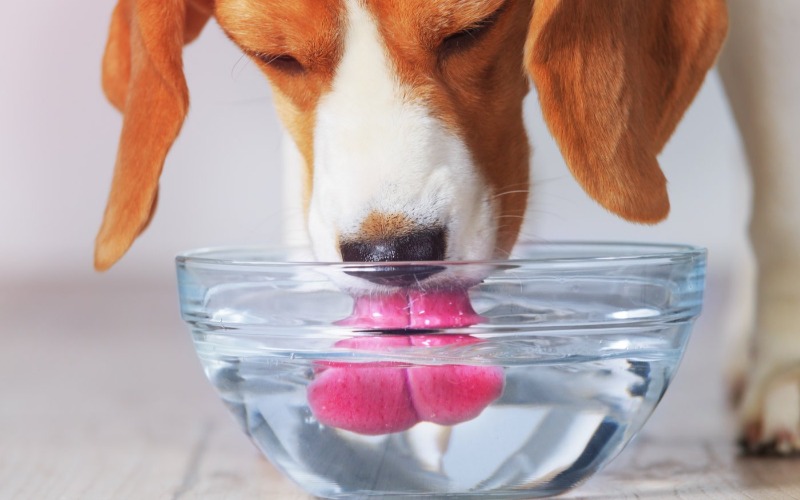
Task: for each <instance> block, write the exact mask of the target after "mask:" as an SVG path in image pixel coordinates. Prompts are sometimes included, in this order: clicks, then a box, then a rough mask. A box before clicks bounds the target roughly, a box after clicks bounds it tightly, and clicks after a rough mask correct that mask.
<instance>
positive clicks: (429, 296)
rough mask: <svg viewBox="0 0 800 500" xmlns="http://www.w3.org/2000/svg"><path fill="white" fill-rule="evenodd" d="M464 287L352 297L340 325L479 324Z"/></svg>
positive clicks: (411, 325)
mask: <svg viewBox="0 0 800 500" xmlns="http://www.w3.org/2000/svg"><path fill="white" fill-rule="evenodd" d="M480 321H481V317H480V316H479V315H478V314H477V313H476V312H475V311H474V310H473V309H472V304H471V303H470V301H469V295H467V291H466V290H463V289H462V290H447V291H436V292H420V291H410V292H406V291H403V292H396V293H394V294H392V295H363V296H360V297H356V303H355V307H354V308H353V314H351V315H350V317H349V318H346V319H343V320H342V321H340V322H339V324H340V325H345V326H354V327H358V328H412V329H419V328H458V327H467V326H471V325H474V324H476V323H479V322H480Z"/></svg>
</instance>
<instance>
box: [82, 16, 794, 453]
mask: <svg viewBox="0 0 800 500" xmlns="http://www.w3.org/2000/svg"><path fill="white" fill-rule="evenodd" d="M748 6H749V4H748ZM741 8H743V7H739V9H741ZM212 17H213V18H215V19H216V21H217V22H218V24H219V25H220V27H221V28H222V30H223V31H224V32H225V33H226V34H227V36H228V37H229V38H230V39H231V40H232V41H233V42H234V43H235V44H236V45H238V46H239V47H240V48H241V50H242V51H243V53H244V54H246V55H247V56H248V57H249V58H250V59H252V60H253V61H254V63H255V64H256V65H258V67H259V68H260V69H261V70H262V71H263V72H264V73H265V75H266V77H267V79H268V80H269V82H270V83H271V85H272V88H273V95H274V99H275V104H276V109H277V111H278V114H279V116H280V118H281V120H282V122H283V124H284V125H285V128H286V129H287V131H288V132H289V135H290V136H291V139H292V150H293V151H294V152H296V154H295V155H293V156H292V157H293V158H295V160H296V161H294V163H296V165H294V168H295V169H297V170H298V171H299V172H300V173H301V174H302V177H303V181H302V187H303V195H302V200H301V201H300V203H301V205H302V207H303V211H304V213H305V214H306V217H305V218H306V223H307V232H308V235H309V237H310V241H311V245H312V248H313V250H314V252H315V255H316V257H317V258H318V259H320V260H326V261H342V260H343V261H392V260H395V261H397V260H425V261H429V260H480V259H489V258H502V257H504V256H507V255H508V254H509V252H510V251H511V248H512V247H513V246H514V243H515V242H516V240H517V236H518V234H519V231H520V226H521V224H522V220H523V217H524V216H525V212H526V204H527V199H528V189H529V186H528V185H529V157H530V150H529V146H528V141H527V135H526V131H525V128H524V126H523V119H522V101H523V98H524V96H525V95H526V94H527V93H528V92H529V87H530V84H531V82H532V83H533V85H534V86H535V87H536V89H537V91H538V95H539V102H540V105H541V108H542V112H543V116H544V118H545V120H546V122H547V124H548V126H549V128H550V131H551V132H552V134H553V136H554V138H555V139H556V141H557V142H558V144H559V147H560V149H561V152H562V154H563V156H564V158H565V160H566V162H567V164H568V166H569V168H570V170H571V172H572V174H573V176H574V177H575V179H576V180H577V181H578V183H579V184H580V185H581V186H582V188H583V189H584V191H585V192H586V193H587V194H588V195H589V196H590V197H591V198H593V199H594V200H596V201H597V202H598V203H599V204H600V205H601V206H602V207H603V208H605V209H606V210H609V211H610V212H612V213H614V214H616V215H618V216H620V217H622V218H624V219H626V220H628V221H631V222H635V223H643V224H655V223H658V222H659V221H662V220H663V219H664V218H666V217H667V215H668V213H669V208H670V207H669V198H668V195H667V189H666V180H665V178H664V175H663V173H662V172H661V169H660V167H659V164H658V160H657V155H658V153H659V152H660V151H661V149H662V148H663V147H664V145H665V143H666V142H667V140H668V139H669V137H670V136H671V134H672V132H673V131H674V129H675V127H676V126H677V124H678V123H679V121H680V119H681V117H682V115H683V113H684V111H685V110H686V109H687V107H688V106H689V104H690V103H691V101H692V100H693V98H694V96H695V94H696V93H697V91H698V89H699V88H700V86H701V84H702V83H703V80H704V78H705V75H706V74H707V72H708V70H709V69H710V68H711V67H712V66H713V65H714V63H715V61H716V59H717V56H718V54H719V52H720V49H721V47H722V45H723V42H724V40H725V38H726V34H727V31H728V8H727V5H726V3H725V1H724V0H646V1H643V0H604V1H597V0H437V1H433V2H431V1H425V0H406V1H382V0H297V1H295V2H280V1H277V0H216V1H215V0H170V1H164V0H119V3H118V5H117V6H116V8H115V10H114V13H113V15H112V22H111V29H110V34H109V39H108V43H107V46H106V52H105V56H104V60H103V87H104V89H105V92H106V95H107V97H108V98H109V100H110V101H111V102H112V103H113V104H114V105H115V106H116V107H117V108H118V109H119V110H120V111H122V112H123V115H124V121H123V127H122V134H121V139H120V144H119V151H118V156H117V161H116V166H115V171H114V178H113V181H112V187H111V192H110V195H109V200H108V205H107V208H106V211H105V215H104V219H103V223H102V226H101V228H100V231H99V234H98V236H97V241H96V249H95V267H96V268H97V269H98V270H105V269H108V268H109V267H110V266H112V265H113V264H114V263H115V262H116V261H117V260H119V259H120V258H121V257H122V256H123V255H124V254H125V253H126V252H127V251H128V249H129V247H130V246H131V244H132V243H133V241H134V240H135V239H136V238H137V237H138V235H139V234H140V233H141V232H142V231H143V230H144V229H145V228H146V227H147V225H148V223H149V221H150V219H151V218H152V215H153V212H154V210H155V206H156V202H157V197H158V196H157V195H158V179H159V175H160V172H161V170H162V167H163V164H164V161H165V158H166V156H167V153H168V151H169V149H170V147H171V145H172V143H173V141H174V140H175V138H176V137H177V135H178V133H179V131H180V128H181V125H182V123H183V121H184V118H185V116H186V113H187V110H188V104H189V93H188V89H187V85H186V82H185V79H184V76H183V72H182V59H181V52H182V48H183V46H184V45H185V44H186V43H189V42H191V41H192V40H193V39H195V38H196V37H197V36H198V35H199V33H200V32H201V30H202V28H203V26H204V25H205V24H206V23H207V21H208V20H209V19H210V18H212ZM795 175H796V174H795ZM794 203H795V204H796V202H794ZM794 213H797V211H795V212H794ZM795 309H797V307H795ZM787 317H788V316H787ZM795 317H796V314H795ZM795 324H796V323H795ZM786 326H787V328H788V327H789V326H792V324H789V325H786ZM795 343H797V342H795ZM771 345H772V344H771ZM790 358H791V360H792V361H793V363H794V365H793V366H796V364H797V360H798V359H800V353H792V354H791V355H790ZM765 359H768V360H773V361H774V357H773V358H769V357H767V358H765ZM773 361H768V362H765V363H766V364H764V363H762V365H760V366H761V367H760V368H759V369H760V370H761V372H763V373H765V374H766V375H763V374H762V375H760V376H759V377H760V378H759V377H756V378H757V380H758V382H757V383H755V384H754V385H751V386H750V387H751V389H749V390H748V392H747V393H746V396H745V407H746V408H756V410H754V411H751V412H750V414H749V416H748V417H747V418H746V419H745V423H744V426H743V427H744V429H745V430H744V435H745V436H746V437H747V439H746V441H747V443H748V444H749V446H748V449H752V448H754V447H756V448H757V447H759V446H761V445H763V444H765V443H777V446H776V448H777V449H780V450H785V449H786V448H787V445H788V446H789V448H790V449H800V444H799V443H798V438H797V436H798V433H797V424H798V422H800V416H798V415H797V413H798V412H800V409H798V408H795V413H794V414H789V413H787V412H786V411H783V413H782V414H781V416H782V419H783V420H782V425H781V426H778V427H777V428H776V430H773V431H770V430H769V429H768V428H767V427H765V426H764V425H762V424H763V421H762V420H761V410H760V409H759V408H760V404H759V403H760V401H761V398H763V395H764V394H766V393H767V392H768V391H769V389H768V386H769V383H768V382H769V380H771V377H772V378H774V377H773V375H774V374H772V373H771V372H770V369H771V368H773V367H775V366H776V365H774V364H772V362H773ZM790 365H791V363H789V364H788V365H786V364H784V365H781V366H790ZM796 399H797V398H796ZM795 402H796V400H795ZM796 406H798V407H800V404H798V405H796ZM792 425H793V427H792ZM792 429H794V430H792Z"/></svg>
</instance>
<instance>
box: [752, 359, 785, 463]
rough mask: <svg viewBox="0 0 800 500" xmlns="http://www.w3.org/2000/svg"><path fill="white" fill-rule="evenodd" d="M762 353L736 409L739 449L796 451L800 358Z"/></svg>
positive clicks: (762, 452)
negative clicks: (737, 412)
mask: <svg viewBox="0 0 800 500" xmlns="http://www.w3.org/2000/svg"><path fill="white" fill-rule="evenodd" d="M778 357H781V358H784V359H782V360H779V359H775V358H776V357H774V356H762V357H761V358H760V359H758V360H757V362H756V366H755V369H754V370H753V371H752V372H751V373H750V376H749V377H748V380H747V384H746V387H745V390H744V396H743V398H742V402H741V408H740V422H741V424H740V425H741V427H740V429H741V436H740V444H741V446H742V450H743V451H744V452H745V453H748V454H759V455H764V454H767V455H797V454H800V357H797V358H794V359H785V356H778Z"/></svg>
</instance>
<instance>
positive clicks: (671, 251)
mask: <svg viewBox="0 0 800 500" xmlns="http://www.w3.org/2000/svg"><path fill="white" fill-rule="evenodd" d="M548 247H549V248H565V249H573V251H574V250H580V249H590V248H598V249H604V250H606V251H609V250H613V249H618V250H620V251H621V250H622V249H628V250H634V252H633V253H627V254H624V255H613V254H612V255H597V256H586V255H574V256H559V257H552V256H541V257H527V256H526V257H522V258H516V257H514V253H515V252H518V251H519V250H520V248H522V249H526V248H541V249H546V248H548ZM302 250H308V247H307V246H300V245H240V246H236V245H231V246H209V247H201V248H197V249H193V250H188V251H184V252H181V253H180V254H178V255H177V256H176V257H175V262H176V264H177V265H179V266H185V265H201V266H203V265H211V266H214V267H218V266H224V267H243V268H248V267H261V268H263V267H281V268H288V267H312V266H313V267H324V268H329V267H330V268H338V267H343V266H344V267H348V268H350V267H353V266H357V267H370V266H386V265H387V264H388V265H391V266H397V267H404V266H420V265H432V266H473V265H480V266H484V265H489V266H503V265H516V266H520V265H526V264H527V265H535V266H541V265H548V264H553V265H557V264H587V265H590V264H593V263H597V264H599V263H631V262H634V261H635V262H647V261H654V260H663V259H669V260H692V259H696V258H705V257H706V256H707V254H708V250H707V249H706V248H704V247H701V246H696V245H691V244H684V243H658V242H637V241H590V240H585V241H584V240H553V241H531V240H524V241H520V242H518V243H517V244H516V245H515V246H514V250H513V251H512V257H510V258H508V259H502V258H493V259H486V260H446V261H392V262H342V261H338V262H333V261H314V260H297V261H292V260H277V259H265V260H252V259H242V258H236V254H240V255H241V254H243V253H244V252H249V253H261V254H264V255H265V256H267V255H269V254H275V253H277V252H289V251H302ZM225 255H229V256H231V257H230V258H224V257H225Z"/></svg>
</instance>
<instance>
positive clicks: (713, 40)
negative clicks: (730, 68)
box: [525, 0, 727, 223]
mask: <svg viewBox="0 0 800 500" xmlns="http://www.w3.org/2000/svg"><path fill="white" fill-rule="evenodd" d="M726 33H727V10H726V7H725V2H724V0H535V1H534V2H533V14H532V17H531V25H530V31H529V34H528V40H527V43H526V46H525V64H526V66H527V69H528V71H529V73H530V75H531V77H532V79H533V81H534V84H535V85H536V88H537V90H538V93H539V100H540V104H541V107H542V110H543V114H544V118H545V120H546V122H547V125H548V127H549V128H550V131H551V132H552V134H553V136H554V137H555V139H556V141H557V142H558V144H559V147H560V148H561V153H562V155H563V156H564V158H565V160H566V162H567V164H568V165H569V168H570V170H571V171H572V174H573V175H574V176H575V178H576V179H577V180H578V182H579V183H580V184H581V186H582V187H583V189H584V190H585V191H586V192H587V193H588V194H589V196H591V197H592V198H594V199H595V200H596V201H598V202H599V203H600V204H601V205H602V206H604V207H605V208H606V209H608V210H610V211H611V212H613V213H615V214H617V215H620V216H622V217H623V218H625V219H627V220H630V221H634V222H641V223H655V222H658V221H660V220H662V219H664V218H665V217H666V216H667V214H668V213H669V198H668V196H667V188H666V180H665V178H664V175H663V173H662V172H661V169H660V167H659V165H658V162H657V161H656V155H657V154H658V153H659V152H660V151H661V149H662V148H663V147H664V144H665V143H666V142H667V139H668V138H669V137H670V135H671V134H672V132H673V131H674V129H675V127H676V125H677V124H678V121H679V120H680V118H681V117H682V116H683V113H684V111H685V110H686V108H687V107H688V106H689V103H690V102H691V101H692V99H693V98H694V96H695V94H696V93H697V91H698V90H699V88H700V85H701V84H702V82H703V79H704V77H705V75H706V72H707V71H708V70H709V68H710V67H711V66H712V65H713V64H714V61H715V59H716V56H717V53H718V52H719V49H720V47H721V46H722V43H723V41H724V39H725V34H726Z"/></svg>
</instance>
